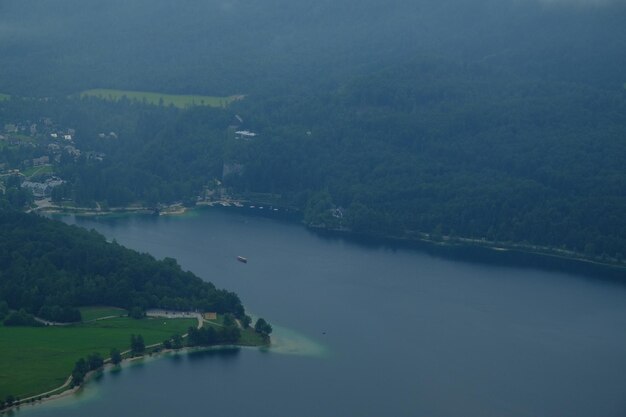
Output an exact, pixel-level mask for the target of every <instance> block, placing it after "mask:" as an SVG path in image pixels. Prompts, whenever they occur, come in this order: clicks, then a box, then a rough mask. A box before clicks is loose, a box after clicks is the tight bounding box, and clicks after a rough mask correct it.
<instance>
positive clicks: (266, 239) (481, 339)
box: [17, 208, 626, 417]
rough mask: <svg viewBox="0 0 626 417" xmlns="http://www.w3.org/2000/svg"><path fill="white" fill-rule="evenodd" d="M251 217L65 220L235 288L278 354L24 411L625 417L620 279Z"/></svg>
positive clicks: (105, 386) (128, 376)
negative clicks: (437, 252)
mask: <svg viewBox="0 0 626 417" xmlns="http://www.w3.org/2000/svg"><path fill="white" fill-rule="evenodd" d="M238 210H241V211H238ZM243 210H244V209H235V208H233V209H231V210H222V209H205V210H198V211H195V212H193V213H190V214H187V215H184V216H180V217H165V216H161V217H157V216H133V217H125V218H117V219H113V218H109V219H105V218H101V219H76V218H74V217H72V216H67V217H63V220H64V221H66V222H68V223H76V224H79V225H81V226H84V227H86V228H94V229H96V230H98V231H100V232H101V233H103V234H104V235H105V236H107V238H108V239H116V240H117V241H118V242H119V243H121V244H124V245H126V246H128V247H130V248H133V249H137V250H139V251H142V252H149V253H151V254H152V255H154V256H155V257H157V258H162V257H165V256H170V257H174V258H176V259H177V260H178V261H179V263H180V264H181V265H182V267H183V268H184V269H189V270H191V271H193V272H194V273H196V274H197V275H199V276H201V277H202V278H204V279H207V280H210V281H212V282H214V283H215V284H216V285H217V286H218V287H223V288H227V289H229V290H232V291H235V292H236V293H238V294H239V296H240V297H241V299H242V301H243V304H244V305H245V306H246V308H247V311H249V312H250V313H252V314H254V315H258V316H262V317H264V318H266V319H267V320H268V321H269V322H270V323H272V325H274V328H275V333H276V334H275V337H274V339H275V343H276V346H275V347H273V348H271V349H269V350H261V349H249V348H245V349H223V350H213V351H206V352H199V353H195V354H191V355H170V356H167V357H162V358H159V359H153V360H152V359H151V360H147V361H145V362H144V363H140V364H135V365H132V366H127V367H125V368H123V369H122V370H121V371H119V372H116V373H112V372H106V373H105V374H104V375H103V376H102V377H101V378H99V379H98V380H97V381H93V382H90V383H89V384H88V385H87V387H86V389H85V390H84V391H83V392H82V393H81V394H80V395H79V396H74V397H70V398H68V399H62V400H59V401H55V402H50V403H48V404H43V405H40V406H36V407H22V409H21V410H20V411H19V412H18V413H17V415H19V416H20V417H22V416H24V417H26V416H63V417H72V416H90V417H99V416H131V415H132V416H135V417H141V416H150V417H154V416H179V415H183V414H184V415H185V416H207V415H211V414H215V415H221V416H246V417H249V416H251V415H254V416H259V417H260V416H268V417H269V416H272V417H276V416H278V417H281V416H299V417H309V416H310V417H321V416H329V417H330V416H333V417H334V416H355V417H356V416H359V417H370V416H371V417H374V416H376V417H380V416H430V417H435V416H442V417H443V416H445V417H454V416H463V417H468V416H477V417H489V416H498V417H502V416H528V417H530V416H533V417H537V416H550V417H556V416H567V417H575V416H584V417H589V416H594V417H603V416H606V417H609V416H610V417H623V416H624V415H626V331H625V330H626V285H623V284H620V283H618V282H615V281H610V280H602V279H596V278H593V277H584V276H577V275H574V274H570V273H557V272H549V271H543V270H538V269H530V268H520V267H512V266H509V267H505V266H499V265H489V264H486V263H470V262H467V261H461V260H455V259H450V258H441V257H437V256H434V255H431V254H427V253H424V252H420V251H417V250H415V249H411V248H408V247H397V246H395V247H394V246H393V245H389V244H385V243H384V242H379V243H378V244H376V243H372V242H371V241H369V242H366V243H361V242H360V241H359V240H358V239H344V238H340V237H329V236H323V235H320V234H317V233H315V232H313V231H310V230H308V229H306V228H304V227H302V226H300V225H299V224H296V223H289V222H285V221H281V220H279V219H272V218H268V217H259V216H251V215H248V214H246V213H244V211H243ZM237 256H245V257H246V258H248V263H247V264H243V263H241V262H237V260H236V257H237ZM183 411H184V413H183Z"/></svg>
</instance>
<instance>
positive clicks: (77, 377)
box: [72, 358, 89, 386]
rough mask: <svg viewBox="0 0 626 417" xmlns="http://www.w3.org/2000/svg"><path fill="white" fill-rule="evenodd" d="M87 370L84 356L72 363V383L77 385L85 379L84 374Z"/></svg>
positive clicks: (87, 366)
mask: <svg viewBox="0 0 626 417" xmlns="http://www.w3.org/2000/svg"><path fill="white" fill-rule="evenodd" d="M87 372H89V365H88V363H87V361H86V360H85V359H84V358H80V359H79V360H78V361H77V362H76V364H75V365H74V370H73V371H72V384H73V385H74V386H78V385H80V384H82V383H83V381H84V380H85V375H87Z"/></svg>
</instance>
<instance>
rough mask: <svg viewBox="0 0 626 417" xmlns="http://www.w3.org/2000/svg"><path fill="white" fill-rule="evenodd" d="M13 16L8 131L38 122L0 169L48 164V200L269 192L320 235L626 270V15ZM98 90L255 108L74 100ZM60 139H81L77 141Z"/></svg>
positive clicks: (58, 11) (341, 8)
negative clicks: (535, 253)
mask: <svg viewBox="0 0 626 417" xmlns="http://www.w3.org/2000/svg"><path fill="white" fill-rule="evenodd" d="M0 12H2V13H0V53H1V54H2V56H3V57H4V58H5V59H4V61H3V63H4V65H3V68H2V70H1V71H0V91H2V92H5V93H10V94H12V96H13V98H12V99H10V100H4V101H2V102H0V123H2V124H3V125H4V126H5V127H6V126H9V128H12V127H13V126H15V125H20V126H23V127H24V129H23V131H20V132H17V133H16V134H12V135H7V136H8V137H7V138H6V139H5V142H3V146H0V164H4V166H5V169H7V170H8V169H21V170H22V171H25V172H27V173H29V174H30V173H31V171H32V170H34V168H32V167H31V166H30V165H33V164H34V163H29V162H28V161H36V160H37V158H41V157H48V159H49V161H50V168H47V170H48V171H47V172H48V175H51V174H50V172H52V173H54V175H56V176H58V177H59V178H61V179H62V180H63V181H65V183H64V184H63V185H61V186H58V187H56V188H55V189H54V191H53V193H52V195H51V198H52V200H53V201H55V202H56V203H59V204H61V203H63V204H77V205H79V206H86V207H100V208H107V207H116V206H124V205H128V204H131V203H141V204H143V205H145V206H148V207H156V206H158V204H159V203H167V204H169V203H174V202H184V203H185V204H187V205H193V204H194V202H196V201H197V199H198V197H199V196H206V193H205V192H206V191H207V190H209V191H210V192H215V194H212V195H213V196H214V197H215V196H217V195H220V193H225V195H229V196H234V197H242V196H250V195H255V194H258V193H263V194H265V195H269V196H271V198H272V201H273V202H275V203H277V204H282V205H288V206H291V207H297V208H298V209H299V210H300V211H301V213H302V218H303V219H304V221H305V222H306V223H307V224H310V225H314V226H321V227H327V228H341V229H345V230H352V231H355V232H361V233H367V234H374V235H383V236H394V237H415V236H421V237H424V236H428V237H430V238H433V239H435V240H441V239H442V238H448V237H449V238H455V237H459V238H465V239H466V240H465V241H470V240H474V241H476V240H477V241H489V242H492V243H498V244H506V243H512V244H513V243H514V244H521V245H537V246H547V247H551V248H556V249H558V250H562V251H564V252H565V251H566V252H568V253H570V254H572V253H573V252H575V253H576V256H584V257H586V258H589V259H594V260H599V261H602V262H609V263H623V262H624V257H625V254H626V219H625V217H624V215H623V213H625V212H626V168H624V165H625V164H624V161H626V142H625V141H624V138H625V137H626V88H625V82H626V78H625V76H624V72H623V68H624V67H626V54H624V53H623V52H624V51H625V50H626V25H624V24H623V23H624V21H626V7H625V5H624V4H623V2H619V1H602V2H598V1H584V0H581V1H567V0H562V1H534V0H526V1H495V0H476V1H465V0H446V1H436V2H435V1H430V0H424V1H413V0H394V1H391V2H385V3H384V4H383V3H381V2H379V1H374V0H367V1H356V0H341V1H330V0H322V1H319V2H315V3H301V2H293V1H286V0H271V1H270V2H261V1H241V0H231V1H225V2H221V1H220V2H218V1H200V0H190V1H188V2H185V4H184V5H182V6H181V5H180V4H174V3H171V2H166V1H162V0H156V1H155V0H150V1H147V0H137V1H133V2H130V3H129V2H125V1H111V2H105V3H97V5H96V3H95V2H89V1H87V2H86V1H82V0H81V1H78V0H60V1H58V2H55V4H54V7H53V6H51V3H49V2H46V1H43V0H37V1H32V2H21V1H17V0H10V1H5V2H2V3H0ZM165 17H166V19H165ZM18 18H19V19H18ZM164 19H165V20H166V21H168V22H170V24H168V25H165V26H163V25H159V26H155V25H154V23H153V22H155V21H163V20H164ZM16 21H19V22H20V23H19V25H17V24H16V23H15V22H16ZM275 22H282V23H283V24H280V25H277V24H275ZM25 51H28V53H25ZM94 51H97V53H94ZM92 88H117V89H125V90H145V91H153V92H159V91H160V92H166V93H173V94H205V95H223V96H228V95H234V94H244V95H245V98H244V99H243V100H240V101H237V102H234V103H232V104H231V105H230V106H229V107H227V108H225V109H215V108H213V109H212V108H205V107H193V108H188V109H176V108H173V107H164V106H160V107H159V106H152V105H148V104H147V103H142V102H141V101H139V102H133V101H130V100H121V101H118V102H114V103H113V102H105V101H102V100H98V99H95V98H83V99H80V98H79V96H78V94H77V93H79V92H80V91H83V90H86V89H92ZM24 97H30V98H24ZM5 98H6V97H5ZM50 120H52V122H51V124H49V125H47V124H46V128H45V129H44V130H43V133H41V132H42V130H41V125H42V123H43V122H42V121H46V122H47V121H50ZM33 123H35V124H37V123H38V126H39V131H38V133H31V135H30V136H29V137H27V136H28V127H29V126H31V127H32V124H33ZM53 128H54V129H57V130H54V131H53V130H51V129H53ZM46 129H47V130H46ZM242 129H245V130H249V131H252V132H254V133H256V134H257V136H254V139H251V140H245V139H242V138H241V137H239V138H237V134H236V133H235V132H236V131H238V130H239V131H241V130H242ZM57 131H63V132H64V133H68V132H70V131H71V132H75V134H74V135H69V136H71V137H72V139H71V145H67V143H65V142H61V141H60V140H59V141H53V140H52V139H50V135H48V133H52V132H57ZM53 134H56V133H53ZM248 139H250V138H248ZM68 143H69V142H68ZM68 146H69V147H68ZM29 164H30V165H29ZM31 168H32V169H31ZM28 169H31V171H28ZM35 172H38V171H35ZM44 172H46V171H44ZM14 174H15V173H13V174H11V175H7V181H9V182H10V181H13V182H15V181H21V180H19V179H16V177H15V175H14ZM44 177H45V175H44V176H42V178H44ZM20 178H21V177H20ZM29 178H30V177H29ZM220 184H221V185H220ZM11 198H13V199H14V200H15V201H16V203H20V204H24V203H28V196H24V195H21V194H16V193H15V192H14V193H13V195H12V197H11Z"/></svg>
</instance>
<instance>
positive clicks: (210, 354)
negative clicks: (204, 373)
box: [187, 346, 241, 362]
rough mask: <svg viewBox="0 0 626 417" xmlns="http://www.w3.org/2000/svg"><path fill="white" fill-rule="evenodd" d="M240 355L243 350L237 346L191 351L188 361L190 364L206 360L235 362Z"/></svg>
mask: <svg viewBox="0 0 626 417" xmlns="http://www.w3.org/2000/svg"><path fill="white" fill-rule="evenodd" d="M240 353H241V348H239V347H236V346H230V347H221V348H210V349H202V350H195V351H191V352H189V353H188V354H187V359H188V360H189V361H190V362H193V361H200V360H205V359H220V360H234V359H236V358H237V357H238V356H239V354H240Z"/></svg>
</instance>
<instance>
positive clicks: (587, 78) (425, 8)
mask: <svg viewBox="0 0 626 417" xmlns="http://www.w3.org/2000/svg"><path fill="white" fill-rule="evenodd" d="M624 5H625V4H624V2H620V1H608V0H607V1H601V0H581V1H578V0H543V1H534V0H525V1H493V0H472V1H469V0H447V1H430V0H425V1H407V0H393V1H387V2H380V1H371V0H366V1H355V0H341V1H328V0H323V1H318V2H315V3H310V2H303V1H286V0H271V1H263V2H261V1H240V0H239V1H238V0H234V1H205V0H202V1H201V0H188V1H183V2H171V1H164V0H149V1H148V0H134V1H132V2H128V1H107V2H95V1H78V0H59V1H55V2H53V3H52V2H48V1H41V0H40V1H28V2H23V1H17V0H13V1H7V0H5V1H3V2H2V3H0V40H1V42H0V53H1V54H2V56H3V57H4V58H3V69H2V74H1V75H0V91H7V92H11V93H16V94H23V95H28V94H31V95H54V94H67V93H71V92H75V91H80V90H83V89H87V88H94V87H107V88H124V89H146V90H167V91H170V92H177V93H204V94H234V93H253V92H256V91H265V90H268V89H269V90H271V91H275V89H277V88H281V87H282V88H286V87H287V86H289V87H288V88H293V87H294V86H298V85H301V84H303V83H306V84H308V85H311V84H313V85H315V86H316V87H320V86H324V85H326V86H328V85H333V84H334V83H335V84H336V83H337V82H338V80H341V79H343V78H345V77H348V76H352V75H354V74H355V73H357V74H358V73H366V72H368V71H369V70H371V69H375V68H382V67H385V66H391V65H394V64H395V63H403V62H404V61H406V60H408V59H411V58H412V57H414V56H415V55H416V54H417V55H419V54H430V55H436V56H442V57H447V58H449V59H452V60H458V61H461V62H466V63H482V64H485V65H488V66H492V67H495V68H501V69H503V70H506V71H509V72H511V73H512V74H515V75H516V76H521V77H526V76H533V77H541V78H547V77H549V78H552V79H555V80H560V81H572V82H580V83H589V84H594V85H600V86H602V87H604V88H617V87H620V88H621V86H622V84H623V83H624V82H626V79H624V78H625V77H624V76H623V71H622V68H624V66H625V65H626V54H624V53H622V52H623V51H624V50H626V25H624V24H623V22H624V21H626V8H625V7H624Z"/></svg>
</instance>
